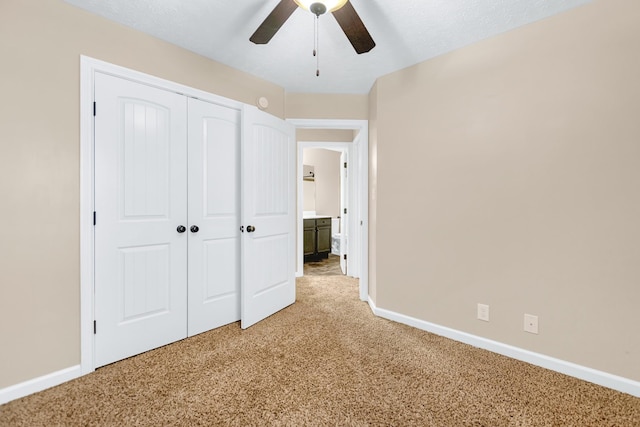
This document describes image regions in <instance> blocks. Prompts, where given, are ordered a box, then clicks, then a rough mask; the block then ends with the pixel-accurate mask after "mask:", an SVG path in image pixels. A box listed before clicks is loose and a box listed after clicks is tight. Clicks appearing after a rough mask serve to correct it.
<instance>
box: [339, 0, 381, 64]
mask: <svg viewBox="0 0 640 427" xmlns="http://www.w3.org/2000/svg"><path fill="white" fill-rule="evenodd" d="M332 13H333V16H335V18H336V21H338V24H339V25H340V27H341V28H342V31H344V34H345V35H346V36H347V38H348V39H349V41H350V42H351V45H353V48H354V49H355V50H356V52H357V53H358V54H361V53H366V52H369V51H370V50H371V49H373V48H374V47H376V42H374V41H373V39H372V38H371V34H369V31H367V28H366V27H365V26H364V24H363V23H362V20H361V19H360V16H358V13H357V12H356V10H355V9H354V8H353V5H352V4H351V2H350V1H348V2H346V3H345V5H344V6H342V7H341V8H340V9H338V10H335V11H333V12H332Z"/></svg>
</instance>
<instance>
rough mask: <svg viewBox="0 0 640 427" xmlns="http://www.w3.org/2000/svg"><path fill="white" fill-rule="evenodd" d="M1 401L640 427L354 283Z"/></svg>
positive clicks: (621, 404)
mask: <svg viewBox="0 0 640 427" xmlns="http://www.w3.org/2000/svg"><path fill="white" fill-rule="evenodd" d="M297 290H298V293H297V302H296V304H294V305H292V306H291V307H288V308H286V309H285V310H282V311H281V312H279V313H277V314H275V315H273V316H271V317H269V318H268V319H266V320H264V321H263V322H261V323H259V324H257V325H255V326H253V327H251V328H249V329H247V330H245V331H242V330H241V329H240V327H239V325H238V324H231V325H228V326H225V327H222V328H219V329H216V330H213V331H210V332H207V333H204V334H201V335H198V336H196V337H193V338H189V339H185V340H183V341H180V342H177V343H174V344H171V345H168V346H165V347H162V348H159V349H156V350H153V351H149V352H147V353H144V354H141V355H139V356H136V357H132V358H130V359H127V360H124V361H121V362H118V363H115V364H112V365H109V366H106V367H104V368H101V369H98V370H97V371H96V372H94V373H92V374H90V375H87V376H84V377H82V378H79V379H76V380H74V381H70V382H68V383H65V384H62V385H60V386H58V387H55V388H52V389H49V390H46V391H44V392H41V393H37V394H34V395H31V396H28V397H25V398H22V399H18V400H16V401H13V402H10V403H8V404H6V405H3V406H0V425H2V426H75V425H78V426H91V425H100V426H128V425H141V426H142V425H144V426H160V425H184V426H197V425H203V426H205V425H207V426H211V425H229V426H265V425H273V426H279V425H282V426H326V425H332V426H640V399H638V398H634V397H632V396H630V395H627V394H623V393H619V392H616V391H613V390H610V389H607V388H603V387H600V386H597V385H594V384H591V383H587V382H584V381H580V380H577V379H574V378H571V377H567V376H565V375H562V374H558V373H555V372H552V371H548V370H545V369H542V368H539V367H535V366H532V365H529V364H527V363H523V362H520V361H517V360H514V359H509V358H507V357H503V356H500V355H496V354H493V353H490V352H488V351H485V350H481V349H478V348H474V347H472V346H469V345H465V344H461V343H458V342H455V341H452V340H449V339H446V338H442V337H439V336H436V335H433V334H430V333H426V332H423V331H420V330H417V329H414V328H411V327H408V326H405V325H401V324H397V323H393V322H390V321H387V320H384V319H380V318H376V317H375V316H373V314H372V313H371V310H370V309H369V307H368V306H367V305H366V304H365V303H363V302H361V301H359V300H358V289H357V281H356V280H353V279H350V278H347V277H342V276H315V277H304V278H302V279H299V281H298V289H297Z"/></svg>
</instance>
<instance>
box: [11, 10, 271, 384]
mask: <svg viewBox="0 0 640 427" xmlns="http://www.w3.org/2000/svg"><path fill="white" fill-rule="evenodd" d="M80 55H87V56H91V57H94V58H97V59H101V60H104V61H107V62H111V63H114V64H117V65H122V66H125V67H128V68H132V69H135V70H139V71H142V72H146V73H149V74H152V75H155V76H159V77H162V78H165V79H169V80H172V81H175V82H178V83H182V84H186V85H189V86H192V87H195V88H198V89H202V90H205V91H209V92H212V93H216V94H219V95H222V96H225V97H229V98H233V99H236V100H239V101H243V102H246V103H250V104H253V103H254V102H255V100H256V99H257V98H258V97H259V96H266V97H267V98H269V100H270V105H271V107H270V109H269V111H268V112H270V113H272V114H274V115H276V116H279V117H284V90H283V89H282V88H280V87H278V86H276V85H273V84H271V83H268V82H265V81H263V80H260V79H258V78H256V77H253V76H250V75H248V74H245V73H241V72H239V71H235V70H233V69H231V68H229V67H226V66H223V65H221V64H218V63H215V62H213V61H210V60H207V59H205V58H203V57H200V56H198V55H195V54H192V53H189V52H187V51H185V50H183V49H180V48H178V47H176V46H173V45H170V44H167V43H165V42H162V41H160V40H157V39H154V38H151V37H149V36H146V35H143V34H141V33H138V32H136V31H133V30H130V29H128V28H126V27H123V26H120V25H116V24H113V23H110V22H108V21H106V20H104V19H101V18H98V17H96V16H93V15H91V14H88V13H86V12H84V11H81V10H79V9H76V8H74V7H72V6H69V5H67V4H66V3H64V2H63V1H62V0H51V1H31V0H29V1H25V0H2V1H1V2H0V58H2V60H1V61H2V65H1V66H0V75H1V77H2V78H1V79H0V93H1V94H2V102H0V195H2V200H1V201H0V204H1V209H0V217H1V218H2V223H3V227H2V228H1V230H0V343H2V344H0V347H1V348H2V351H0V388H3V387H6V386H9V385H12V384H16V383H19V382H22V381H25V380H29V379H31V378H34V377H38V376H41V375H45V374H48V373H51V372H54V371H57V370H60V369H64V368H67V367H70V366H73V365H76V364H78V363H79V362H80V278H79V276H80V264H79V188H80V182H79V173H80V172H79V167H80V161H79V146H80V143H79V128H80V124H79V114H80V113H79V97H80V93H79V87H80V83H79V69H80Z"/></svg>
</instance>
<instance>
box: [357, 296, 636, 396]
mask: <svg viewBox="0 0 640 427" xmlns="http://www.w3.org/2000/svg"><path fill="white" fill-rule="evenodd" d="M368 302H369V306H370V307H371V310H372V311H373V313H374V314H375V315H376V316H379V317H382V318H384V319H388V320H393V321H394V322H398V323H402V324H405V325H408V326H413V327H414V328H418V329H421V330H423V331H427V332H431V333H434V334H436V335H440V336H443V337H446V338H450V339H452V340H455V341H459V342H462V343H465V344H469V345H472V346H474V347H478V348H482V349H484V350H489V351H491V352H493V353H498V354H502V355H503V356H507V357H511V358H513V359H517V360H521V361H523V362H527V363H531V364H532V365H536V366H540V367H542V368H546V369H550V370H552V371H556V372H560V373H562V374H565V375H569V376H571V377H574V378H579V379H581V380H584V381H588V382H591V383H594V384H598V385H601V386H603V387H608V388H611V389H613V390H617V391H621V392H623V393H627V394H630V395H632V396H635V397H640V382H638V381H634V380H631V379H628V378H624V377H620V376H617V375H613V374H609V373H607V372H603V371H598V370H595V369H592V368H588V367H586V366H581V365H577V364H575V363H571V362H567V361H565V360H560V359H556V358H554V357H550V356H546V355H544V354H540V353H534V352H532V351H529V350H525V349H522V348H518V347H514V346H511V345H508V344H504V343H501V342H498V341H493V340H490V339H487V338H482V337H479V336H476V335H471V334H468V333H466V332H461V331H458V330H455V329H451V328H447V327H445V326H440V325H436V324H435V323H430V322H426V321H424V320H420V319H416V318H414V317H409V316H405V315H403V314H399V313H396V312H393V311H389V310H384V309H381V308H378V307H376V305H375V303H374V302H373V301H372V300H371V298H369V301H368Z"/></svg>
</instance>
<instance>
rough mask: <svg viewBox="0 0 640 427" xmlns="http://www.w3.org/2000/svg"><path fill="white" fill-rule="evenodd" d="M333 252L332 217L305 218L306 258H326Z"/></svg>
mask: <svg viewBox="0 0 640 427" xmlns="http://www.w3.org/2000/svg"><path fill="white" fill-rule="evenodd" d="M330 252H331V218H329V217H326V218H307V219H304V259H305V261H306V260H311V259H318V258H326V257H328V256H329V253H330Z"/></svg>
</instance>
